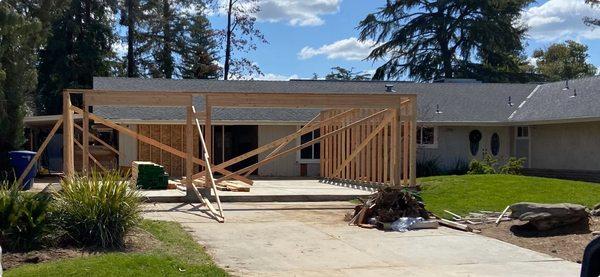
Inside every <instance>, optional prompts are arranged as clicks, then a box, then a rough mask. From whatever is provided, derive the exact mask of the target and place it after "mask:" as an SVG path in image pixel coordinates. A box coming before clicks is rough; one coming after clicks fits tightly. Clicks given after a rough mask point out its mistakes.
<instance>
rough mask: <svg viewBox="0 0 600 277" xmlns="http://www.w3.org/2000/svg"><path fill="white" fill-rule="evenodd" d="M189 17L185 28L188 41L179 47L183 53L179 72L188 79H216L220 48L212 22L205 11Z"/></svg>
mask: <svg viewBox="0 0 600 277" xmlns="http://www.w3.org/2000/svg"><path fill="white" fill-rule="evenodd" d="M188 16H189V20H188V22H187V24H186V27H185V33H186V37H189V39H188V40H185V41H183V42H184V43H183V45H180V46H178V48H179V49H182V51H181V64H180V65H179V68H180V69H179V71H180V72H181V77H183V78H186V79H216V78H217V77H218V76H219V71H220V67H219V65H218V64H217V55H218V47H217V42H216V41H215V36H214V31H213V30H212V29H211V26H210V21H209V20H208V19H207V18H206V16H205V15H204V9H202V10H200V9H199V10H198V11H196V12H195V13H192V14H190V15H188Z"/></svg>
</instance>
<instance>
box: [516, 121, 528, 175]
mask: <svg viewBox="0 0 600 277" xmlns="http://www.w3.org/2000/svg"><path fill="white" fill-rule="evenodd" d="M529 131H530V129H529V127H528V126H519V127H517V130H516V132H515V133H516V134H515V157H517V158H525V165H524V166H525V167H526V168H528V167H529V165H530V163H529V158H530V157H529V140H530V132H529Z"/></svg>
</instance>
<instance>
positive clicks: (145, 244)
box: [2, 229, 160, 270]
mask: <svg viewBox="0 0 600 277" xmlns="http://www.w3.org/2000/svg"><path fill="white" fill-rule="evenodd" d="M159 243H160V241H158V240H157V239H156V238H154V237H153V236H152V235H151V234H150V233H148V232H146V231H144V230H141V229H135V230H133V231H131V233H130V234H128V235H127V237H126V238H125V247H124V248H123V249H118V250H110V251H112V252H124V253H131V252H136V253H138V252H146V251H148V250H150V249H153V248H155V246H156V245H157V244H159ZM110 251H108V250H101V249H97V248H75V247H52V248H43V249H37V250H32V251H28V252H14V253H2V268H3V269H4V270H8V269H11V268H14V267H18V266H21V265H25V264H37V263H43V262H51V261H56V260H62V259H71V258H80V257H87V256H93V255H98V254H102V253H106V252H110Z"/></svg>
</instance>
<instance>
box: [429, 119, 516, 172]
mask: <svg viewBox="0 0 600 277" xmlns="http://www.w3.org/2000/svg"><path fill="white" fill-rule="evenodd" d="M436 128H437V129H436V136H437V137H436V140H437V147H435V148H423V147H419V148H417V160H418V161H421V160H428V159H433V158H437V159H438V161H439V164H440V167H441V168H442V169H445V170H449V169H454V168H455V166H456V164H457V161H459V160H462V161H463V162H466V163H468V162H469V161H470V160H472V159H481V158H482V157H483V152H484V151H487V152H488V153H490V154H491V151H490V148H491V146H490V144H491V137H492V135H493V134H494V133H498V136H499V137H500V148H499V152H498V155H497V156H496V158H498V159H500V160H505V159H507V158H508V157H510V156H511V155H512V148H511V145H512V142H511V141H512V137H511V133H512V131H511V129H512V128H511V127H506V126H485V127H483V126H437V127H436ZM472 130H479V131H480V132H481V135H482V136H481V141H480V142H479V151H478V152H477V155H476V156H473V155H471V151H470V142H469V133H470V132H471V131H472Z"/></svg>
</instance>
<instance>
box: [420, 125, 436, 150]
mask: <svg viewBox="0 0 600 277" xmlns="http://www.w3.org/2000/svg"><path fill="white" fill-rule="evenodd" d="M423 128H432V129H433V143H432V144H423ZM419 133H420V135H421V142H419V139H418V138H419V136H417V137H416V138H417V148H428V149H437V148H438V126H427V125H417V134H419ZM417 134H415V135H417Z"/></svg>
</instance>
